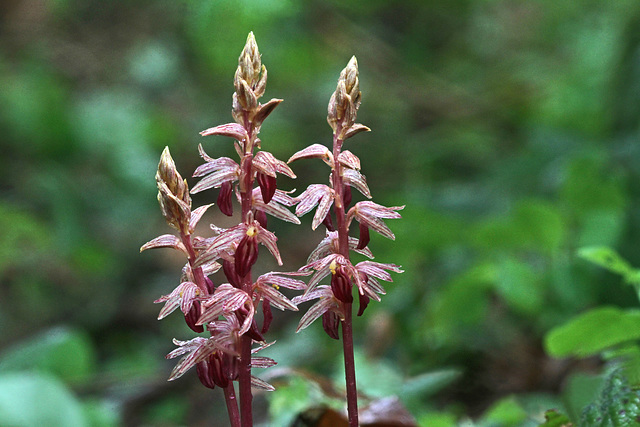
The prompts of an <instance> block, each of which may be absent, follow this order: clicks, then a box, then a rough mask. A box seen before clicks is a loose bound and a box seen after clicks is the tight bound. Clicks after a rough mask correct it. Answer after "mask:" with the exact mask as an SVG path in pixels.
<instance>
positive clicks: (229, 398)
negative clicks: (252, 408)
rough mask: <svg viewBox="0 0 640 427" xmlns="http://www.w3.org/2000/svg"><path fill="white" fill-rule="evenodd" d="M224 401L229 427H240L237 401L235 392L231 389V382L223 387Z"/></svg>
mask: <svg viewBox="0 0 640 427" xmlns="http://www.w3.org/2000/svg"><path fill="white" fill-rule="evenodd" d="M222 390H224V400H225V402H226V403H227V412H228V413H229V422H230V423H231V427H240V412H239V411H238V399H236V391H235V389H234V388H233V382H230V383H229V385H228V386H226V387H224V388H223V389H222Z"/></svg>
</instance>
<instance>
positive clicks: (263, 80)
mask: <svg viewBox="0 0 640 427" xmlns="http://www.w3.org/2000/svg"><path fill="white" fill-rule="evenodd" d="M266 88H267V67H265V66H264V65H263V66H262V71H261V76H260V80H259V81H258V84H257V85H256V88H255V90H254V93H255V94H256V98H260V97H261V96H262V95H264V91H265V89H266Z"/></svg>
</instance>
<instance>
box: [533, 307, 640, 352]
mask: <svg viewBox="0 0 640 427" xmlns="http://www.w3.org/2000/svg"><path fill="white" fill-rule="evenodd" d="M639 338H640V311H638V310H627V311H624V310H621V309H619V308H617V307H598V308H595V309H593V310H590V311H588V312H586V313H583V314H581V315H579V316H576V317H575V318H573V319H572V320H570V321H569V322H568V323H566V324H564V325H562V326H559V327H557V328H554V329H552V330H551V332H549V333H548V334H547V336H546V337H545V346H546V349H547V352H548V353H549V354H550V355H551V356H554V357H567V356H579V357H585V356H590V355H594V354H598V353H600V352H601V351H603V350H605V349H607V348H609V347H612V346H614V345H618V344H621V343H625V342H628V341H630V340H635V339H639Z"/></svg>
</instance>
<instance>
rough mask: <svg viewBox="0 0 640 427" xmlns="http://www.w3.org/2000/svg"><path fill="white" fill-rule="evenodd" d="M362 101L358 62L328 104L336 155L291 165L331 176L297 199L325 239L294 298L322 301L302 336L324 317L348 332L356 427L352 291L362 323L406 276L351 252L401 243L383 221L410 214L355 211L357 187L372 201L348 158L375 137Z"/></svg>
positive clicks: (329, 327)
mask: <svg viewBox="0 0 640 427" xmlns="http://www.w3.org/2000/svg"><path fill="white" fill-rule="evenodd" d="M361 99H362V94H361V92H360V87H359V77H358V62H357V61H356V58H355V57H353V58H351V60H350V61H349V63H348V65H347V67H346V68H345V69H344V70H342V72H341V73H340V78H339V79H338V85H337V88H336V90H335V92H334V93H333V95H332V96H331V99H330V101H329V107H328V114H327V121H328V123H329V125H330V126H331V128H332V129H333V146H332V149H331V150H329V149H328V148H326V147H324V146H322V145H320V144H313V145H311V146H309V147H307V148H305V149H303V150H301V151H298V152H297V153H295V154H294V155H293V156H292V157H291V158H290V159H289V162H292V161H294V160H299V159H305V158H319V159H322V160H323V161H324V162H325V163H326V164H327V165H329V167H330V168H331V173H330V184H331V186H326V185H319V184H313V185H311V186H309V187H308V188H307V190H306V191H304V192H303V193H302V194H301V195H299V196H298V197H296V202H297V206H296V214H297V215H298V216H301V215H304V214H305V213H307V212H309V211H311V210H312V209H313V208H316V214H315V216H314V219H313V223H312V228H313V229H315V228H317V227H318V226H319V225H320V224H323V225H325V227H326V237H325V239H323V240H322V241H321V242H320V244H319V245H318V247H317V248H316V249H315V250H314V251H313V252H312V254H311V255H310V256H309V259H308V261H307V265H305V266H303V267H302V268H301V269H300V271H301V272H308V273H312V272H315V273H314V275H313V276H312V277H311V279H310V280H309V283H308V285H307V289H306V290H305V292H304V294H303V295H300V296H298V297H296V298H294V302H295V303H300V302H304V301H309V300H313V299H318V302H316V303H315V304H314V305H313V306H312V307H311V308H310V309H309V310H308V311H307V313H306V314H305V315H304V316H303V317H302V319H301V320H300V324H299V325H298V331H300V330H302V329H304V328H306V327H307V326H309V325H310V324H311V323H312V322H313V321H314V320H315V319H317V318H319V317H322V326H323V328H324V330H325V332H326V333H327V335H329V336H330V337H331V338H334V339H339V334H338V325H340V327H341V329H342V346H343V353H344V365H345V383H346V392H347V393H346V394H347V412H348V419H349V425H350V426H351V427H356V426H358V390H357V386H356V372H355V360H354V346H353V313H352V311H353V300H354V298H353V288H354V287H356V288H357V291H358V302H359V305H360V308H359V310H358V316H361V315H362V314H363V313H364V310H365V309H366V307H367V305H368V303H369V300H370V299H371V298H373V299H375V300H378V301H379V300H380V297H379V296H378V294H384V293H385V291H384V288H383V287H382V286H380V283H379V282H378V281H377V279H382V280H385V281H391V276H390V274H389V273H388V272H387V270H389V271H394V272H398V273H400V272H402V270H401V269H400V267H399V266H397V265H394V264H381V263H376V262H372V261H363V262H361V263H358V264H353V263H352V261H351V252H352V251H353V252H356V253H360V254H362V255H365V256H367V257H369V258H373V254H371V251H370V250H369V249H368V247H367V244H368V243H369V229H370V228H372V229H373V230H374V231H377V232H379V233H381V234H382V235H383V236H385V237H388V238H390V239H395V236H394V235H393V233H392V232H391V230H389V229H388V227H387V226H386V224H384V221H383V219H387V218H389V219H392V218H400V215H399V214H398V213H397V211H398V210H401V209H403V206H399V207H391V208H387V207H384V206H381V205H378V204H376V203H373V202H369V201H362V202H357V203H356V204H355V205H354V206H353V207H350V205H351V202H352V193H351V188H352V187H353V188H356V189H357V190H358V191H359V192H360V193H361V194H362V195H363V196H364V197H366V198H368V199H370V198H371V193H370V191H369V188H368V186H367V183H366V178H365V176H364V175H363V174H361V173H360V159H358V157H357V156H355V155H354V154H353V153H351V152H350V151H348V150H343V145H344V142H345V140H346V139H348V138H350V137H352V136H353V135H356V134H357V133H360V132H365V131H369V128H368V127H366V126H364V125H361V124H358V123H356V122H355V120H356V116H357V112H358V108H359V107H360V102H361ZM316 206H317V207H316ZM334 219H335V221H334ZM353 219H356V220H357V221H358V222H359V224H360V225H359V232H360V234H359V237H358V238H355V237H351V236H349V227H350V225H351V223H352V221H353ZM333 224H335V227H334V225H333ZM328 275H330V276H331V285H330V286H327V285H320V281H321V280H322V279H323V278H325V277H326V276H328ZM354 285H355V286H354Z"/></svg>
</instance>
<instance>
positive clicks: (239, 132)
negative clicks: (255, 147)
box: [200, 123, 249, 142]
mask: <svg viewBox="0 0 640 427" xmlns="http://www.w3.org/2000/svg"><path fill="white" fill-rule="evenodd" d="M200 135H202V136H208V135H222V136H229V137H231V138H235V139H237V140H238V141H240V142H242V141H246V140H247V139H249V135H247V131H246V129H245V128H244V127H243V126H242V125H240V124H238V123H226V124H224V125H219V126H215V127H212V128H209V129H206V130H203V131H202V132H200Z"/></svg>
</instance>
